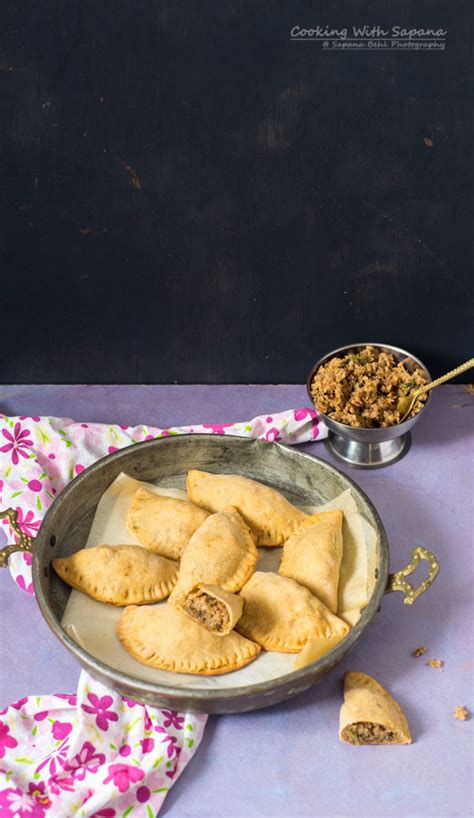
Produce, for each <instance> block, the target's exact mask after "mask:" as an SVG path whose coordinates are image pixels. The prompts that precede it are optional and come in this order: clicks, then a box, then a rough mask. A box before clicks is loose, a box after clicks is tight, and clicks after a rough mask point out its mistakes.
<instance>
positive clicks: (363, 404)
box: [310, 346, 428, 429]
mask: <svg viewBox="0 0 474 818" xmlns="http://www.w3.org/2000/svg"><path fill="white" fill-rule="evenodd" d="M425 383H428V379H427V378H426V376H425V374H424V373H423V371H422V370H421V369H420V368H419V367H418V366H417V364H416V363H415V362H414V361H413V360H411V359H410V358H406V359H405V360H403V361H397V360H396V359H395V357H394V356H393V355H392V354H390V353H389V352H384V351H383V350H380V349H377V348H376V347H373V346H366V347H363V348H362V349H359V350H352V351H348V352H347V353H346V354H345V355H344V356H343V357H339V356H335V357H334V358H331V360H330V361H328V362H327V363H324V364H322V365H321V366H320V367H319V368H318V370H317V372H316V374H315V375H314V378H313V380H312V381H311V387H310V388H311V396H312V398H313V401H314V405H315V406H316V409H317V410H318V411H319V412H322V413H323V414H325V415H327V416H328V417H330V418H332V420H335V421H338V422H339V423H345V424H346V425H347V426H354V427H358V428H363V429H381V428H385V427H387V426H394V425H395V424H397V423H399V421H400V413H399V412H398V411H397V401H398V398H399V397H402V396H406V395H408V393H409V392H411V391H413V390H414V389H416V388H417V387H420V386H423V385H424V384H425ZM427 397H428V394H427V393H426V394H424V395H421V396H420V397H419V398H418V399H417V401H416V402H415V404H414V406H413V409H412V411H411V412H410V415H409V417H413V415H416V414H417V413H418V412H419V411H420V410H421V409H422V408H423V404H424V402H425V401H426V399H427Z"/></svg>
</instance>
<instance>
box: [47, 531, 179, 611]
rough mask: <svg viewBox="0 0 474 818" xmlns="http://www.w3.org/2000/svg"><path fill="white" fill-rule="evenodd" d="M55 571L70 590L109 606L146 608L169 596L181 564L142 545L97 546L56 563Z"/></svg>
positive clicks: (54, 565) (54, 564) (57, 560)
mask: <svg viewBox="0 0 474 818" xmlns="http://www.w3.org/2000/svg"><path fill="white" fill-rule="evenodd" d="M53 568H54V570H55V571H56V573H57V574H59V576H60V577H61V579H63V580H64V582H67V584H68V585H70V586H71V588H75V589H76V590H77V591H82V592H83V593H84V594H87V595H88V596H90V597H92V598H93V599H97V600H98V601H99V602H108V603H109V604H110V605H131V604H133V605H143V604H146V603H149V602H160V600H162V599H165V598H166V597H167V596H169V594H170V592H171V591H172V589H173V587H174V585H175V583H176V580H177V577H178V563H176V562H173V561H172V560H168V559H165V557H160V556H158V554H152V553H151V552H150V551H147V550H146V548H142V547H141V546H140V545H114V546H111V545H97V546H96V547H95V548H83V549H82V550H81V551H76V553H75V554H71V556H70V557H64V558H62V559H56V560H53Z"/></svg>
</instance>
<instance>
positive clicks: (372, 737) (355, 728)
mask: <svg viewBox="0 0 474 818" xmlns="http://www.w3.org/2000/svg"><path fill="white" fill-rule="evenodd" d="M342 732H343V737H344V740H345V741H348V742H350V744H393V743H394V742H395V741H396V739H397V737H396V734H395V733H393V732H392V731H391V730H388V729H387V728H386V727H384V726H383V724H375V723H374V722H371V721H357V722H355V723H354V724H349V725H348V726H347V727H344V730H343V731H342Z"/></svg>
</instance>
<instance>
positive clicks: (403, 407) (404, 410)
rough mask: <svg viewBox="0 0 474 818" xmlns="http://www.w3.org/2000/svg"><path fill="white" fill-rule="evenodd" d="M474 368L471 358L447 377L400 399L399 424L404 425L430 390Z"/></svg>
mask: <svg viewBox="0 0 474 818" xmlns="http://www.w3.org/2000/svg"><path fill="white" fill-rule="evenodd" d="M472 367H474V358H470V359H469V361H466V363H465V364H460V366H457V367H456V369H452V370H451V372H447V373H446V375H441V378H436V380H435V381H431V383H427V384H425V385H424V386H420V387H419V388H418V389H415V391H414V392H410V393H409V394H408V395H407V396H406V397H400V398H398V401H397V412H400V420H399V421H398V422H399V423H402V422H403V421H404V420H405V419H406V417H407V415H409V414H410V412H411V410H412V409H413V404H414V403H415V401H416V399H417V398H419V397H420V395H423V393H424V392H429V391H430V389H434V388H435V386H439V385H440V384H441V383H446V381H450V380H451V378H455V377H456V375H460V374H461V372H465V371H466V369H471V368H472Z"/></svg>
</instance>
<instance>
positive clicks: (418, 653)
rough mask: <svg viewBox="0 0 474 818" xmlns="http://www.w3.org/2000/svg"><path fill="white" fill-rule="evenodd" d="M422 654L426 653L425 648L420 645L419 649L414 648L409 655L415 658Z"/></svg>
mask: <svg viewBox="0 0 474 818" xmlns="http://www.w3.org/2000/svg"><path fill="white" fill-rule="evenodd" d="M424 653H426V648H425V646H424V645H420V647H419V648H415V650H413V651H412V654H411V655H412V656H415V657H417V656H423V654H424Z"/></svg>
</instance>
